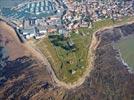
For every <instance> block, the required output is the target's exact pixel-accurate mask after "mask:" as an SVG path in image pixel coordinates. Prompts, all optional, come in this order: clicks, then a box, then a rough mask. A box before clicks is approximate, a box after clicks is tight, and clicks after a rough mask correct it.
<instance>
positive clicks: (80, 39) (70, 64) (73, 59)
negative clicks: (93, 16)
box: [36, 18, 133, 83]
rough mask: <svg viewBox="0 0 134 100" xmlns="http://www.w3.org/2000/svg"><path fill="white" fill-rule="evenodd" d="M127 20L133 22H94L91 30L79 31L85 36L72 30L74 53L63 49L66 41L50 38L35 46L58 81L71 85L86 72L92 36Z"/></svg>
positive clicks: (107, 20)
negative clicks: (73, 72) (49, 65)
mask: <svg viewBox="0 0 134 100" xmlns="http://www.w3.org/2000/svg"><path fill="white" fill-rule="evenodd" d="M129 20H133V18H124V19H123V20H121V21H115V22H114V23H113V21H112V20H110V19H106V20H102V21H98V22H95V23H94V24H93V28H90V29H89V28H80V29H79V33H84V34H85V36H82V35H81V34H77V33H76V31H75V30H74V31H73V32H71V33H70V34H71V37H70V39H69V40H72V41H73V42H74V44H75V49H76V50H75V51H74V52H73V51H72V50H66V49H65V48H64V46H65V45H67V41H68V40H63V41H62V40H57V39H56V42H55V41H54V42H53V39H51V38H44V39H42V40H40V41H38V42H37V43H36V45H37V47H38V48H39V49H40V50H41V52H42V53H43V54H44V55H45V56H47V57H48V60H49V62H50V64H51V65H52V68H53V69H54V71H55V74H56V76H57V77H58V79H59V80H62V81H64V82H66V83H73V82H75V81H76V80H78V78H79V77H81V76H82V75H83V72H84V71H85V70H86V67H87V65H88V62H87V55H88V48H89V46H90V43H91V39H92V34H93V33H94V32H96V31H97V30H98V29H101V28H103V27H108V26H113V25H117V24H121V23H125V22H128V21H129ZM57 41H58V42H57ZM55 43H58V44H59V45H61V46H56V45H57V44H56V45H55ZM72 70H73V71H76V73H75V74H71V73H70V71H72Z"/></svg>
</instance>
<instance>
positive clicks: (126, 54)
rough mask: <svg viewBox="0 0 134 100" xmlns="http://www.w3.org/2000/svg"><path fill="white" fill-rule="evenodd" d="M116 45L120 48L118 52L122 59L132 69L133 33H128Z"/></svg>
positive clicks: (133, 62) (133, 57)
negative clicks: (128, 34)
mask: <svg viewBox="0 0 134 100" xmlns="http://www.w3.org/2000/svg"><path fill="white" fill-rule="evenodd" d="M116 47H117V48H119V49H120V53H121V55H122V58H123V59H124V61H125V62H126V63H127V64H128V66H129V67H131V68H132V69H134V35H130V36H128V37H127V38H125V39H122V40H120V41H119V42H118V43H117V44H116Z"/></svg>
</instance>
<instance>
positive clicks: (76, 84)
mask: <svg viewBox="0 0 134 100" xmlns="http://www.w3.org/2000/svg"><path fill="white" fill-rule="evenodd" d="M131 23H134V21H131V22H128V23H125V24H131ZM122 25H123V24H120V25H116V26H114V27H118V26H122ZM110 28H113V26H110V27H104V28H102V29H99V30H98V31H96V32H95V33H97V32H99V31H102V30H105V29H110ZM95 33H94V34H93V38H92V42H91V45H90V47H89V52H88V63H89V65H88V67H87V69H86V71H85V72H84V74H83V76H82V77H80V78H79V79H78V81H76V82H74V83H73V84H71V83H70V84H67V83H65V82H63V81H60V80H59V79H58V78H57V77H56V75H55V72H54V70H53V69H52V67H51V65H50V64H49V62H48V60H47V58H46V57H45V56H44V55H43V54H42V53H41V51H40V50H38V49H37V48H36V47H35V46H34V45H31V44H29V43H25V44H23V45H24V47H25V48H26V50H29V51H30V52H31V53H32V54H33V56H35V57H37V58H38V59H39V60H41V61H42V62H43V63H44V64H45V65H46V67H47V70H48V72H49V73H50V75H51V78H52V80H53V81H54V82H55V83H56V85H57V86H59V87H64V88H66V89H72V88H76V87H79V86H80V85H81V84H83V83H84V81H85V79H86V77H88V76H89V75H90V74H89V73H90V71H91V68H92V67H93V66H92V64H93V60H94V55H93V53H92V50H95V49H96V48H97V45H98V44H99V41H97V39H96V36H95ZM15 37H16V36H15Z"/></svg>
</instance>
